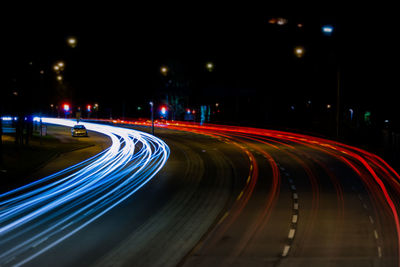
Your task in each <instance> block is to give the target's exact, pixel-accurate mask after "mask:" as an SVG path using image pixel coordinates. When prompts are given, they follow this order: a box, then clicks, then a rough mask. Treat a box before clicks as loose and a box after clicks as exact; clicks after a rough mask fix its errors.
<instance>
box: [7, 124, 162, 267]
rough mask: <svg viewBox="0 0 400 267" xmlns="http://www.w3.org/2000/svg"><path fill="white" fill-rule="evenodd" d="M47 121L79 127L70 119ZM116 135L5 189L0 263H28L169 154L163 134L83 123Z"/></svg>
mask: <svg viewBox="0 0 400 267" xmlns="http://www.w3.org/2000/svg"><path fill="white" fill-rule="evenodd" d="M42 121H43V122H44V123H49V124H56V125H62V126H67V127H73V125H75V122H74V121H72V120H65V119H54V118H42ZM81 124H83V125H84V126H85V127H86V128H87V129H88V130H91V131H96V132H99V133H102V134H105V135H106V136H108V137H109V138H111V141H112V144H111V146H110V147H109V148H108V149H106V150H104V151H103V152H101V153H99V154H97V155H95V156H94V157H92V158H89V159H87V160H85V161H83V162H81V163H78V164H76V165H74V166H71V167H69V168H67V169H64V170H62V171H60V172H57V173H55V174H52V175H50V176H47V177H45V178H42V179H40V180H38V181H35V182H33V183H30V184H28V185H25V186H22V187H20V188H17V189H15V190H11V191H9V192H6V193H3V194H0V248H1V249H0V265H1V266H3V265H13V266H20V265H23V264H25V263H27V262H29V261H31V260H32V259H34V258H36V257H37V256H39V255H41V254H43V253H44V252H46V251H47V250H49V249H51V248H52V247H54V246H56V245H57V244H59V243H60V242H62V241H63V240H65V239H67V238H68V237H70V236H71V235H73V234H75V233H76V232H78V231H79V230H81V229H82V228H84V227H85V226H87V225H88V224H90V223H91V222H93V221H95V220H96V219H98V218H99V217H101V216H102V215H104V214H105V213H106V212H108V211H109V210H111V209H112V208H114V207H115V206H117V205H118V204H120V203H121V202H122V201H124V200H125V199H127V198H129V197H130V196H132V195H133V194H134V193H135V192H137V191H138V190H139V189H140V188H141V187H143V186H144V185H145V184H146V183H147V182H148V181H150V180H151V179H152V178H153V177H154V176H155V175H156V174H157V173H158V172H159V171H160V169H161V168H162V167H163V166H164V164H165V163H166V161H167V159H168V157H169V153H170V152H169V148H168V146H167V145H166V144H165V143H164V142H163V141H162V140H160V139H158V138H156V137H154V136H152V135H150V134H147V133H144V132H140V131H135V130H132V129H127V128H120V127H114V126H109V125H101V124H95V123H86V122H85V123H81Z"/></svg>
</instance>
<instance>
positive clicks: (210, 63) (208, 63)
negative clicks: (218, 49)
mask: <svg viewBox="0 0 400 267" xmlns="http://www.w3.org/2000/svg"><path fill="white" fill-rule="evenodd" d="M206 68H207V70H208V71H209V72H212V71H213V70H214V64H213V63H212V62H207V64H206Z"/></svg>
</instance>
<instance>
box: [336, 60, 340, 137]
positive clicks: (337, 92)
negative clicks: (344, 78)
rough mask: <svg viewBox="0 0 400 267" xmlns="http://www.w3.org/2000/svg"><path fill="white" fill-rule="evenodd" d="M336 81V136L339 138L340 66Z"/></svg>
mask: <svg viewBox="0 0 400 267" xmlns="http://www.w3.org/2000/svg"><path fill="white" fill-rule="evenodd" d="M336 75H337V78H336V79H337V81H336V83H337V84H336V137H337V138H339V127H340V126H339V125H340V68H339V66H338V69H337V74H336Z"/></svg>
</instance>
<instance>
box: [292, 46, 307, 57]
mask: <svg viewBox="0 0 400 267" xmlns="http://www.w3.org/2000/svg"><path fill="white" fill-rule="evenodd" d="M304 53H305V51H304V47H302V46H296V47H295V48H294V54H295V56H296V57H298V58H302V57H303V56H304Z"/></svg>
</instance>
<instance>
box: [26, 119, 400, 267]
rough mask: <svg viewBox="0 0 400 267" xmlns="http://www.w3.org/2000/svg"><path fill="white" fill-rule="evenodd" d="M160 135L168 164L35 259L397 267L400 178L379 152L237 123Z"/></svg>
mask: <svg viewBox="0 0 400 267" xmlns="http://www.w3.org/2000/svg"><path fill="white" fill-rule="evenodd" d="M126 126H127V127H135V128H136V129H140V130H144V131H149V129H148V128H146V127H141V126H132V125H129V126H128V125H126ZM156 135H157V136H158V137H160V138H161V139H162V140H164V141H165V142H166V144H167V145H168V146H169V148H170V152H171V153H170V156H169V159H168V161H167V164H166V165H165V166H164V168H163V169H161V171H160V172H159V173H158V174H157V175H156V176H155V177H154V178H153V179H152V180H151V181H149V182H148V183H147V184H146V185H145V186H144V187H142V188H141V189H140V190H139V191H137V192H136V193H135V194H134V195H132V196H130V197H129V198H127V199H126V200H125V201H124V202H122V203H120V204H119V205H118V206H116V207H115V208H113V209H112V210H110V211H109V212H108V213H106V214H104V215H103V216H101V217H100V218H98V219H97V220H96V221H94V222H93V223H91V224H90V225H89V226H87V227H85V228H83V229H81V230H80V231H79V232H77V233H76V234H74V235H72V236H70V237H69V238H67V239H65V240H63V242H61V243H60V244H58V245H57V246H54V247H52V248H51V249H49V250H48V251H46V253H43V254H42V255H40V256H38V257H36V258H35V259H33V260H31V261H29V262H28V263H27V266H43V265H48V266H52V265H57V266H91V265H92V266H176V265H179V266H338V265H343V266H398V265H399V259H398V255H399V252H398V251H399V234H398V233H399V223H398V215H397V211H398V208H399V203H400V202H399V197H398V196H399V194H398V193H399V188H400V186H399V182H398V181H399V177H398V175H397V173H395V172H394V170H392V169H391V168H390V166H387V165H386V164H385V163H384V162H383V161H381V159H379V158H377V157H376V156H375V155H372V154H369V153H368V152H366V151H362V150H358V149H356V148H352V147H349V146H346V145H343V144H339V143H336V142H333V141H329V140H324V139H319V138H313V137H309V136H303V135H298V134H294V133H285V132H277V131H267V130H258V129H251V128H241V127H222V126H202V127H200V126H195V125H190V124H187V125H184V124H179V125H178V124H169V125H162V128H157V129H156Z"/></svg>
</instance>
